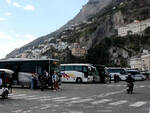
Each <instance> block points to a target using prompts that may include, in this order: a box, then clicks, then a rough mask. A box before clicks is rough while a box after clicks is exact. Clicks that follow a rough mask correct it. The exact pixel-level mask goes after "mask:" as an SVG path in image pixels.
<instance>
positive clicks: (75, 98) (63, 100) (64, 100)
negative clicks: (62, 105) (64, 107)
mask: <svg viewBox="0 0 150 113" xmlns="http://www.w3.org/2000/svg"><path fill="white" fill-rule="evenodd" d="M80 98H81V97H73V98H68V99H60V100H55V101H58V102H66V101H73V100H77V99H80Z"/></svg>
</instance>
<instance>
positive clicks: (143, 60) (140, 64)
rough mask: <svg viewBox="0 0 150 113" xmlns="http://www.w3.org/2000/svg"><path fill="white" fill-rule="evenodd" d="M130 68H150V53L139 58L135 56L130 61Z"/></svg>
mask: <svg viewBox="0 0 150 113" xmlns="http://www.w3.org/2000/svg"><path fill="white" fill-rule="evenodd" d="M129 65H130V68H137V69H139V70H143V71H144V70H150V54H144V55H141V56H140V57H139V58H137V57H134V58H131V59H130V61H129Z"/></svg>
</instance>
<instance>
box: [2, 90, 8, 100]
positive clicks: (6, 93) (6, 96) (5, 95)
mask: <svg viewBox="0 0 150 113" xmlns="http://www.w3.org/2000/svg"><path fill="white" fill-rule="evenodd" d="M2 98H3V99H7V98H8V91H5V92H4V94H3V95H2Z"/></svg>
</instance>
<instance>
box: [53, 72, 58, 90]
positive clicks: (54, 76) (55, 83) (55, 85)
mask: <svg viewBox="0 0 150 113" xmlns="http://www.w3.org/2000/svg"><path fill="white" fill-rule="evenodd" d="M52 79H53V84H54V90H58V79H59V77H58V74H57V72H54V74H53V75H52Z"/></svg>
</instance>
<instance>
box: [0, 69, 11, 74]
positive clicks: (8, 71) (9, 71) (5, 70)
mask: <svg viewBox="0 0 150 113" xmlns="http://www.w3.org/2000/svg"><path fill="white" fill-rule="evenodd" d="M0 71H3V72H6V73H10V74H13V73H14V71H12V70H9V69H0Z"/></svg>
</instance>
